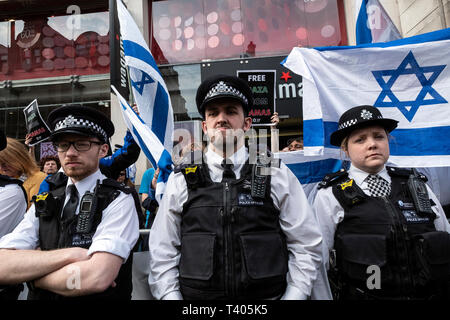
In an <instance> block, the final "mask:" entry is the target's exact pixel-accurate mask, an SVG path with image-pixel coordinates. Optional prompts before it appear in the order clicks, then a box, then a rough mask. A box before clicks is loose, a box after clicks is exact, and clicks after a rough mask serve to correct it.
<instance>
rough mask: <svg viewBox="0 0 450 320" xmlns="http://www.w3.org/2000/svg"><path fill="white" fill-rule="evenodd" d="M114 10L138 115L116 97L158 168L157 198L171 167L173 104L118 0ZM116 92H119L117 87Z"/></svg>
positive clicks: (140, 143)
mask: <svg viewBox="0 0 450 320" xmlns="http://www.w3.org/2000/svg"><path fill="white" fill-rule="evenodd" d="M117 13H118V18H119V23H120V33H121V36H122V40H123V48H124V52H125V63H126V65H127V67H128V69H129V76H130V81H131V85H132V91H133V97H134V101H135V102H136V105H137V107H138V109H139V116H138V115H137V114H135V113H134V112H130V110H129V108H128V107H129V105H128V103H127V102H126V101H125V99H124V98H123V97H120V98H119V100H120V102H121V106H122V111H123V115H124V118H125V122H126V123H127V126H128V128H129V129H130V131H131V133H132V134H133V137H134V139H135V140H136V141H137V142H138V143H139V146H140V147H141V149H142V150H143V151H144V153H145V155H146V156H147V158H148V159H149V160H150V162H151V163H152V165H153V166H154V167H155V168H156V166H158V167H160V169H161V171H160V175H159V177H158V184H157V190H156V196H157V199H158V200H159V199H160V196H161V194H162V192H163V187H164V186H165V182H166V181H167V179H168V176H169V174H170V172H171V170H172V167H171V163H172V162H171V157H170V155H171V153H172V147H173V110H172V104H171V101H170V96H169V92H168V90H167V87H166V84H165V82H164V80H163V78H162V76H161V73H160V72H159V69H158V67H157V65H156V62H155V60H154V59H153V56H152V54H151V52H150V50H149V48H148V45H147V43H146V42H145V40H144V37H143V36H142V34H141V32H140V30H139V28H138V26H137V25H136V23H135V21H134V20H133V18H132V16H131V15H130V13H129V12H128V10H127V9H126V8H125V6H124V5H123V3H122V1H121V0H117ZM115 92H116V95H118V92H117V90H115ZM119 96H120V95H118V97H119ZM131 111H132V110H131ZM158 196H159V197H158Z"/></svg>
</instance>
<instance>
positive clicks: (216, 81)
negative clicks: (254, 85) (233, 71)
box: [195, 74, 253, 117]
mask: <svg viewBox="0 0 450 320" xmlns="http://www.w3.org/2000/svg"><path fill="white" fill-rule="evenodd" d="M223 98H231V99H236V100H238V101H239V102H240V103H241V104H242V108H243V109H244V114H245V115H247V114H248V112H249V110H250V109H251V107H252V106H253V95H252V90H251V89H250V87H249V86H248V84H247V83H246V82H245V81H244V80H242V79H241V78H238V77H234V76H228V75H224V74H219V75H215V76H212V77H210V78H207V79H206V80H204V81H203V82H202V83H201V84H200V86H199V87H198V89H197V95H196V97H195V101H196V103H197V109H198V112H200V114H201V115H202V116H203V117H205V106H206V105H207V104H208V103H209V102H211V101H213V100H217V99H223Z"/></svg>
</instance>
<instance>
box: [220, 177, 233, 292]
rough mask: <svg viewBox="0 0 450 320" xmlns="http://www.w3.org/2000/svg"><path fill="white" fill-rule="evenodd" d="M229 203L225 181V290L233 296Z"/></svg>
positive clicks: (228, 188)
mask: <svg viewBox="0 0 450 320" xmlns="http://www.w3.org/2000/svg"><path fill="white" fill-rule="evenodd" d="M229 203H230V187H229V185H228V182H225V186H224V192H223V206H224V210H223V213H224V214H223V222H224V248H225V250H224V252H225V257H224V259H225V292H226V295H227V296H228V297H235V296H236V292H235V285H234V280H235V279H234V278H235V277H234V272H235V271H234V253H233V252H234V249H233V235H232V232H231V224H232V223H233V222H234V218H233V213H232V210H230V208H229V205H228V204H229Z"/></svg>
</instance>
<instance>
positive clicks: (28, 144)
mask: <svg viewBox="0 0 450 320" xmlns="http://www.w3.org/2000/svg"><path fill="white" fill-rule="evenodd" d="M31 139H32V138H31V137H30V134H29V133H27V135H26V136H25V144H26V145H27V146H30V143H31Z"/></svg>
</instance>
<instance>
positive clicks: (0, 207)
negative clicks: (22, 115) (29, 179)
mask: <svg viewBox="0 0 450 320" xmlns="http://www.w3.org/2000/svg"><path fill="white" fill-rule="evenodd" d="M6 146H7V140H6V136H5V134H4V133H3V131H1V130H0V151H1V150H3V149H5V148H6ZM26 209H27V193H26V191H25V189H24V188H23V186H22V181H21V180H18V179H12V178H11V177H9V176H5V175H0V237H3V236H4V235H6V234H8V233H10V232H11V231H13V230H14V228H15V227H16V226H17V225H18V224H19V223H20V221H22V219H23V216H24V214H25V211H26ZM22 290H23V285H22V284H20V285H12V286H1V285H0V300H16V299H17V297H18V296H19V294H20V292H21V291H22Z"/></svg>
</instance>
